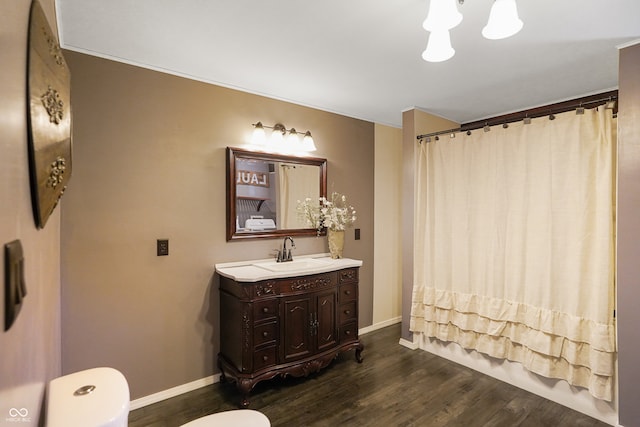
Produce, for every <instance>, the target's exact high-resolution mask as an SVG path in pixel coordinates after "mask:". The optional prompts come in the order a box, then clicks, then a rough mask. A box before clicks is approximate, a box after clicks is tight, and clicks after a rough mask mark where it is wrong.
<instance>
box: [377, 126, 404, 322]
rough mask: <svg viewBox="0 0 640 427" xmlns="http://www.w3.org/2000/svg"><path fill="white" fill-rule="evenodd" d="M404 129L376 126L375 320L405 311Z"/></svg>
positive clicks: (389, 317) (389, 318)
mask: <svg viewBox="0 0 640 427" xmlns="http://www.w3.org/2000/svg"><path fill="white" fill-rule="evenodd" d="M401 212H402V129H398V128H393V127H389V126H383V125H380V124H376V125H375V208H374V214H375V226H374V228H375V236H376V239H375V245H374V246H375V247H374V269H373V323H374V324H381V323H384V322H387V321H389V320H392V319H396V318H398V317H400V316H401V314H402V235H401V226H402V223H401Z"/></svg>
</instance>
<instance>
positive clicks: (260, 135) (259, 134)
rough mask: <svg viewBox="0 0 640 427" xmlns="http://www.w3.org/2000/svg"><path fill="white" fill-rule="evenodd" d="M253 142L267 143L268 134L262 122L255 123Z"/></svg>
mask: <svg viewBox="0 0 640 427" xmlns="http://www.w3.org/2000/svg"><path fill="white" fill-rule="evenodd" d="M251 144H252V145H257V146H264V145H267V134H266V133H265V131H264V126H262V123H261V122H258V123H256V124H255V125H253V135H251Z"/></svg>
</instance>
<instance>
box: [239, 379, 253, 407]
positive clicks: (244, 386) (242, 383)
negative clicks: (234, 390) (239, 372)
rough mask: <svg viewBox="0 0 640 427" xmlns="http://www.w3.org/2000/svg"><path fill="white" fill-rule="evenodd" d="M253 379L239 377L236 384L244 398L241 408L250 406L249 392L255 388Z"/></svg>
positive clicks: (241, 401)
mask: <svg viewBox="0 0 640 427" xmlns="http://www.w3.org/2000/svg"><path fill="white" fill-rule="evenodd" d="M253 385H254V384H253V381H251V380H246V379H238V382H237V383H236V386H237V387H238V390H239V391H240V393H241V394H242V400H240V408H242V409H247V408H248V407H249V403H250V402H249V392H250V391H251V389H252V388H253Z"/></svg>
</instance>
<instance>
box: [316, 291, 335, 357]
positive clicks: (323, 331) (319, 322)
mask: <svg viewBox="0 0 640 427" xmlns="http://www.w3.org/2000/svg"><path fill="white" fill-rule="evenodd" d="M336 300H337V297H336V293H335V291H330V292H325V293H319V294H318V296H317V300H316V310H317V316H316V323H315V331H313V330H312V333H314V334H315V341H316V345H317V349H318V350H319V351H322V350H325V349H328V348H331V347H333V346H335V345H336V344H337V342H338V340H337V333H336V330H337V328H336V305H337V304H336Z"/></svg>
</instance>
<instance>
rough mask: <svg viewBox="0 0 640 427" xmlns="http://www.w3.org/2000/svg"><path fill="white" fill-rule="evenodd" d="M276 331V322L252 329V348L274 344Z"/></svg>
mask: <svg viewBox="0 0 640 427" xmlns="http://www.w3.org/2000/svg"><path fill="white" fill-rule="evenodd" d="M277 331H278V323H277V322H276V321H273V322H269V323H265V324H262V325H256V326H255V327H254V328H253V346H254V347H259V346H261V345H263V344H266V343H275V340H276V334H277Z"/></svg>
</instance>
